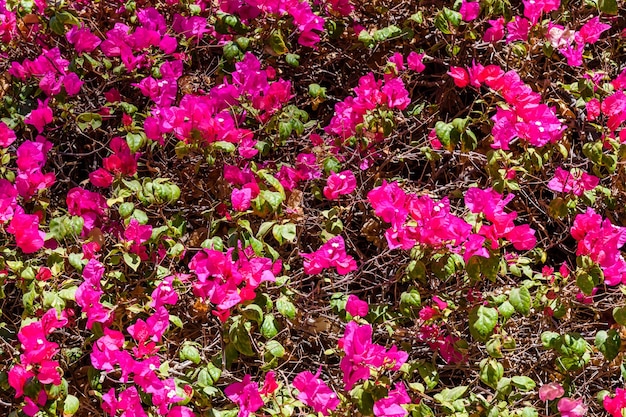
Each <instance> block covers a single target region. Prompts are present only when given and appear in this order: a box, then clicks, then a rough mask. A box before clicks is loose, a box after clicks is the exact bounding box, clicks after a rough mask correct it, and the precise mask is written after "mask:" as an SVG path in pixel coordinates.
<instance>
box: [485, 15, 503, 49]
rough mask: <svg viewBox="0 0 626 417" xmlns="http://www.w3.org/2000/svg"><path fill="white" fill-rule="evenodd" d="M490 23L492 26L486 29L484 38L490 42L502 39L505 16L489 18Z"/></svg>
mask: <svg viewBox="0 0 626 417" xmlns="http://www.w3.org/2000/svg"><path fill="white" fill-rule="evenodd" d="M489 24H490V25H491V27H490V28H488V29H487V30H486V31H485V34H484V35H483V40H484V41H485V42H490V43H496V42H498V41H500V40H502V38H504V17H499V18H497V19H495V20H489Z"/></svg>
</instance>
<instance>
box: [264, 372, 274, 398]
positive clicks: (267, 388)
mask: <svg viewBox="0 0 626 417" xmlns="http://www.w3.org/2000/svg"><path fill="white" fill-rule="evenodd" d="M277 389H278V383H277V382H276V372H274V371H269V372H268V373H267V374H265V381H264V382H263V387H262V388H261V391H260V393H261V395H265V396H268V395H271V394H272V393H274V391H276V390H277Z"/></svg>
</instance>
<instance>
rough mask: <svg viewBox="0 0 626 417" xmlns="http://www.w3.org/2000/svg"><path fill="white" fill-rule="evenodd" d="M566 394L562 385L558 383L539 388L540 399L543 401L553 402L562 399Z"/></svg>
mask: <svg viewBox="0 0 626 417" xmlns="http://www.w3.org/2000/svg"><path fill="white" fill-rule="evenodd" d="M563 394H565V390H564V389H563V387H562V386H561V384H559V383H557V382H551V383H549V384H545V385H542V386H541V388H539V399H540V400H541V401H552V400H556V399H557V398H561V397H562V396H563Z"/></svg>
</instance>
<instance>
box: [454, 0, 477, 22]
mask: <svg viewBox="0 0 626 417" xmlns="http://www.w3.org/2000/svg"><path fill="white" fill-rule="evenodd" d="M459 13H461V18H462V19H463V21H464V22H471V21H472V20H474V19H476V18H477V17H478V15H479V14H480V1H472V2H469V1H466V0H463V1H462V3H461V8H460V9H459Z"/></svg>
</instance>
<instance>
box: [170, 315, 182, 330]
mask: <svg viewBox="0 0 626 417" xmlns="http://www.w3.org/2000/svg"><path fill="white" fill-rule="evenodd" d="M170 323H172V324H173V325H174V326H176V327H178V328H179V329H182V328H183V321H182V320H181V319H180V317H178V316H175V315H174V314H170Z"/></svg>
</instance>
